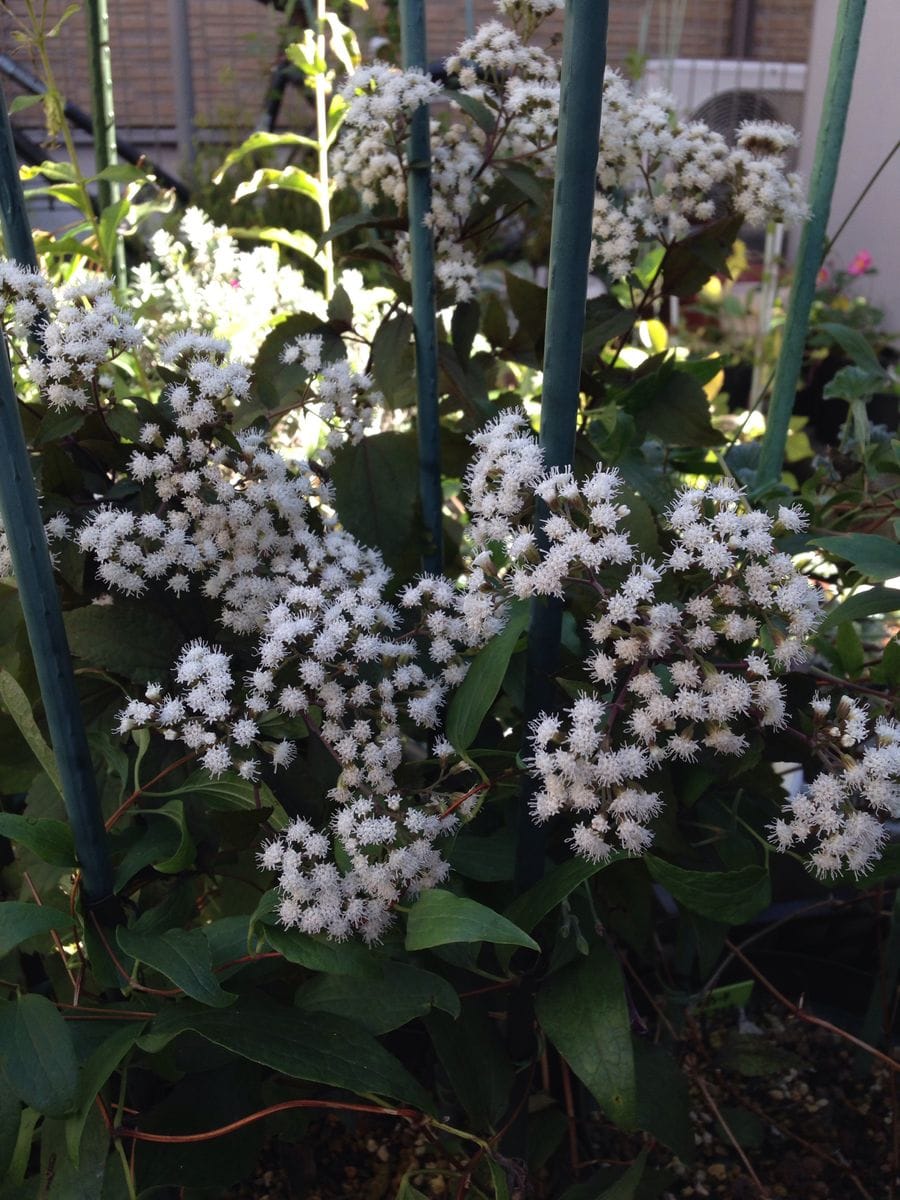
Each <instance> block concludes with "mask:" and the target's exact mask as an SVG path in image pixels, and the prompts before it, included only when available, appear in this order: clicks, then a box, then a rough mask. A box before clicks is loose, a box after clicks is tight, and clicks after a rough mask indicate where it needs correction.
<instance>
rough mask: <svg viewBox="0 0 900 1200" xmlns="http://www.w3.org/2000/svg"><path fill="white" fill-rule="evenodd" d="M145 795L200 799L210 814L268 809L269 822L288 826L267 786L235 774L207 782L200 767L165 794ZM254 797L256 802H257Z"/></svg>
mask: <svg viewBox="0 0 900 1200" xmlns="http://www.w3.org/2000/svg"><path fill="white" fill-rule="evenodd" d="M146 795H148V796H168V797H169V798H170V799H171V798H174V797H175V796H184V797H185V799H187V800H201V801H202V802H203V803H204V804H205V805H206V807H207V808H210V809H212V810H213V811H214V812H246V811H248V810H249V809H255V808H269V809H271V810H272V815H271V817H270V820H271V823H272V825H273V826H274V828H276V829H282V828H283V827H284V826H285V825H288V824H289V823H290V817H289V816H288V815H287V813H286V812H285V811H284V808H283V807H282V806H281V804H280V803H279V801H278V800H277V799H276V798H275V794H274V792H273V791H272V789H271V788H270V787H269V785H268V784H267V783H251V782H250V780H249V779H241V777H240V776H239V775H237V774H231V773H228V772H226V773H225V774H223V775H220V776H219V777H218V778H217V779H210V777H209V775H208V774H207V773H206V771H204V770H203V769H202V768H200V769H198V770H196V771H194V772H193V773H192V774H191V775H189V776H188V778H187V779H186V780H185V781H184V783H182V784H180V785H179V786H178V787H177V788H172V789H171V790H170V791H166V792H147V793H146ZM257 795H258V797H259V801H258V803H257Z"/></svg>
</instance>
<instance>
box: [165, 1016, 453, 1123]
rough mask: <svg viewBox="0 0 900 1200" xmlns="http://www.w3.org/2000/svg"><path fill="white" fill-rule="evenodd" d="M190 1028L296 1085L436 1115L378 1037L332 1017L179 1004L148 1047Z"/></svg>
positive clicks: (411, 1078) (428, 1101) (422, 1092)
mask: <svg viewBox="0 0 900 1200" xmlns="http://www.w3.org/2000/svg"><path fill="white" fill-rule="evenodd" d="M188 1029H192V1030H193V1031H194V1032H195V1033H199V1034H200V1036H201V1037H204V1038H206V1039H207V1041H210V1042H214V1043H215V1044H216V1045H217V1046H223V1047H224V1048H225V1049H226V1050H229V1051H231V1053H233V1054H237V1055H239V1056H240V1057H241V1058H247V1059H250V1060H251V1061H252V1062H258V1063H262V1064H263V1066H266V1067H269V1068H270V1069H271V1070H273V1071H278V1072H280V1073H281V1074H284V1075H290V1076H291V1077H292V1078H294V1079H305V1080H308V1081H309V1082H310V1083H323V1084H325V1085H326V1086H328V1087H336V1088H344V1089H345V1090H347V1091H350V1092H356V1093H358V1094H362V1095H365V1094H366V1093H374V1094H375V1095H378V1096H390V1097H392V1098H393V1099H396V1100H403V1101H407V1102H410V1103H412V1104H414V1105H415V1106H416V1107H417V1108H420V1109H423V1110H425V1111H429V1110H430V1109H431V1101H430V1100H429V1097H428V1095H427V1093H426V1092H424V1091H423V1090H422V1088H421V1087H420V1085H419V1084H418V1083H417V1082H416V1081H415V1079H413V1077H412V1076H411V1075H410V1074H409V1072H408V1071H407V1070H406V1069H405V1068H404V1067H402V1066H401V1065H400V1063H399V1062H398V1061H397V1060H396V1059H395V1058H394V1057H393V1055H391V1054H389V1053H388V1052H387V1050H385V1049H384V1048H383V1047H382V1046H380V1045H379V1043H378V1042H377V1041H376V1040H375V1039H374V1038H373V1037H372V1035H371V1034H370V1033H367V1032H366V1031H365V1030H364V1029H360V1028H359V1027H358V1026H357V1025H354V1024H352V1023H351V1022H349V1021H346V1020H344V1019H343V1018H341V1017H335V1016H333V1015H332V1014H331V1013H316V1012H301V1011H299V1010H298V1009H296V1008H288V1007H287V1006H285V1005H279V1004H274V1003H266V1002H263V1001H258V1002H257V1001H249V1000H241V1001H239V1002H238V1003H237V1004H235V1005H233V1006H232V1007H231V1008H227V1009H199V1008H193V1007H192V1006H190V1005H186V1004H180V1005H173V1006H171V1007H170V1008H169V1009H167V1010H165V1011H164V1012H163V1013H162V1014H161V1015H160V1016H159V1017H157V1018H156V1020H155V1021H154V1022H153V1024H152V1025H151V1027H150V1031H149V1033H150V1038H151V1040H150V1042H149V1043H148V1045H158V1044H159V1042H160V1040H161V1041H163V1042H164V1041H165V1040H167V1039H169V1038H172V1037H175V1036H177V1035H178V1034H179V1033H183V1032H184V1031H185V1030H188Z"/></svg>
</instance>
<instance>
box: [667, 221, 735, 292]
mask: <svg viewBox="0 0 900 1200" xmlns="http://www.w3.org/2000/svg"><path fill="white" fill-rule="evenodd" d="M741 224H742V218H741V217H739V216H728V217H722V218H721V219H720V220H718V221H713V222H712V223H711V224H709V225H707V226H705V227H704V228H703V229H700V230H698V231H697V232H696V233H690V234H688V236H687V237H684V238H681V239H680V240H679V241H677V242H675V243H674V244H673V245H672V246H670V247H669V249H668V251H667V252H666V256H665V258H664V260H663V266H662V281H663V291H664V293H665V295H667V296H680V297H688V296H693V295H695V294H696V293H697V292H699V291H700V289H701V288H702V287H703V285H704V284H705V283H706V281H707V280H708V279H710V278H712V276H713V275H718V274H721V273H723V272H725V271H726V263H727V261H728V257H729V255H730V254H731V250H732V247H733V246H734V243H735V239H736V238H737V236H738V234H739V233H740V229H741Z"/></svg>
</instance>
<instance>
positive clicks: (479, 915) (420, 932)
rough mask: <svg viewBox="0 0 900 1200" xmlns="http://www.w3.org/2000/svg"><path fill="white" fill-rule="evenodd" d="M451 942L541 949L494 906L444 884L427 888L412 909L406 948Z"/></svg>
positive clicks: (422, 947) (408, 922) (407, 927)
mask: <svg viewBox="0 0 900 1200" xmlns="http://www.w3.org/2000/svg"><path fill="white" fill-rule="evenodd" d="M451 942H491V943H493V944H495V945H503V946H525V947H526V948H527V949H529V950H537V951H538V952H540V946H539V945H538V944H537V942H536V941H535V940H534V939H533V938H530V937H529V936H528V934H527V933H525V932H524V930H522V929H520V928H519V927H518V925H514V924H513V923H512V921H509V920H507V918H506V917H502V916H501V915H500V914H499V913H497V912H494V910H493V909H492V908H487V907H486V906H485V905H484V904H478V903H477V902H476V901H475V900H469V899H467V898H466V897H465V896H454V894H453V893H452V892H445V891H442V890H441V889H440V888H434V889H433V890H430V891H427V892H423V893H422V895H421V896H420V897H419V899H418V900H417V901H416V903H415V904H414V905H413V906H412V908H411V909H410V910H409V917H408V918H407V926H406V949H407V950H428V949H429V948H430V947H432V946H446V945H448V944H450V943H451Z"/></svg>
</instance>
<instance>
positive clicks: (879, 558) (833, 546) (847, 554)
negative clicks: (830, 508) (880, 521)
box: [812, 533, 900, 583]
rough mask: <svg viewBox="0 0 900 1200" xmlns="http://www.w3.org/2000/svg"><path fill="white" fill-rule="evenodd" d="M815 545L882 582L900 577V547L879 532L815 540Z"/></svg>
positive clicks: (861, 572)
mask: <svg viewBox="0 0 900 1200" xmlns="http://www.w3.org/2000/svg"><path fill="white" fill-rule="evenodd" d="M812 545H814V546H819V547H821V549H822V550H825V551H826V552H827V553H828V554H831V555H833V556H834V557H835V558H845V559H846V560H847V561H848V562H851V563H852V564H853V565H854V567H856V569H857V571H859V573H860V574H861V575H865V576H867V578H869V579H874V580H875V581H876V582H878V583H883V582H884V580H886V579H896V578H898V577H900V546H898V545H897V543H896V542H892V541H891V540H890V538H886V537H880V536H879V535H878V534H877V533H848V534H839V535H836V536H835V537H824V538H813V539H812Z"/></svg>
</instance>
